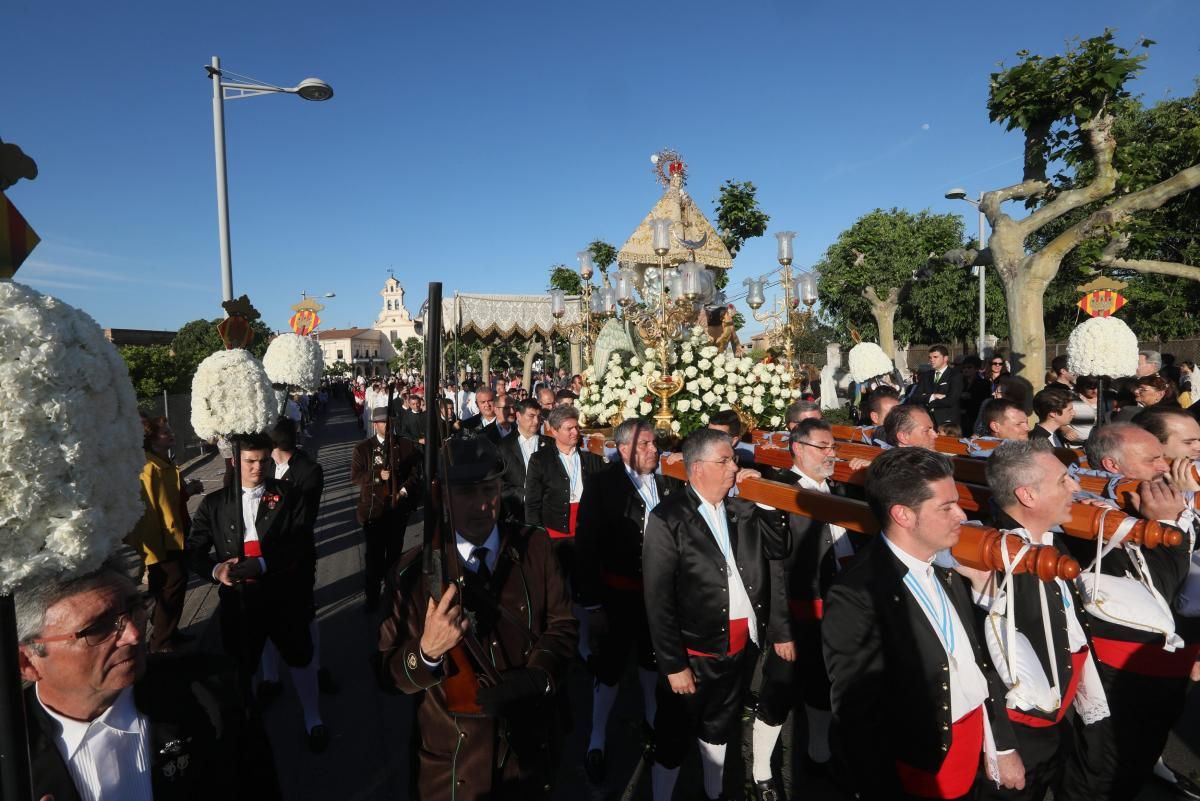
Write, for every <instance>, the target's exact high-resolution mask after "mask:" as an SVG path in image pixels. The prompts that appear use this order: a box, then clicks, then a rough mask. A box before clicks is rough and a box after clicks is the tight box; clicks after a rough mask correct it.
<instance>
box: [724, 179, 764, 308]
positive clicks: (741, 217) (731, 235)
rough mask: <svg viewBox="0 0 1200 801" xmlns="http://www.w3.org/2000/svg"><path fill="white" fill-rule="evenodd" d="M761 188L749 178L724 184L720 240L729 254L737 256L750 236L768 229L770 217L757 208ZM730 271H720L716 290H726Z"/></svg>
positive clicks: (730, 180) (757, 234) (729, 180)
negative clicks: (748, 179)
mask: <svg viewBox="0 0 1200 801" xmlns="http://www.w3.org/2000/svg"><path fill="white" fill-rule="evenodd" d="M757 193H758V189H757V188H756V187H755V186H754V184H752V183H751V182H750V181H740V182H739V181H734V180H732V179H727V180H726V181H725V183H723V184H721V194H720V196H719V197H718V198H717V200H716V201H715V202H716V210H717V233H718V234H720V236H721V241H722V242H724V243H725V247H727V248H728V249H729V255H730V256H732V257H734V258H737V254H738V251H740V250H741V249H742V245H744V244H745V243H746V240H747V239H754V238H755V237H759V236H762V235H763V234H764V233H766V231H767V223H768V222H769V221H770V220H771V218H770V216H768V215H767V213H766V212H764V211H763V210H762V209H760V208H759V207H758V198H757V197H756V195H757ZM727 272H728V271H727V270H718V271H717V276H716V281H715V282H714V283H715V284H716V286H717V289H724V288H725V285H726V284H728V283H729V276H728V275H727Z"/></svg>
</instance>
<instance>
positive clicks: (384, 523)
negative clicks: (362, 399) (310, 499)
mask: <svg viewBox="0 0 1200 801" xmlns="http://www.w3.org/2000/svg"><path fill="white" fill-rule="evenodd" d="M371 426H372V427H373V428H374V431H372V432H371V436H369V437H367V438H366V439H365V440H363V441H362V442H360V443H358V444H357V445H355V446H354V456H353V457H352V459H351V461H350V483H351V484H354V485H356V486H357V487H358V508H357V513H358V524H359V525H360V526H362V527H363V536H364V537H365V538H366V546H367V547H366V553H365V554H364V561H365V562H366V566H365V568H364V569H363V592H364V594H365V595H366V601H365V602H364V604H363V611H365V612H368V613H370V612H374V611H375V610H377V609H378V608H379V592H380V584H381V583H382V582H383V577H384V576H385V575H387V571H388V568H390V567H391V566H392V565H393V564H394V563H395V562H396V560H397V559H398V558H399V557H400V554H401V552H402V551H403V549H404V530H405V529H406V528H407V527H408V516H409V514H411V513H412V510H413V509H414V508H415V507H416V505H417V500H418V494H419V492H420V482H419V480H418V474H417V469H418V467H419V466H420V464H421V459H420V455H419V454H418V453H417V450H416V447H415V446H414V445H413V444H412V442H411V441H410V440H407V439H404V438H403V437H400V436H397V434H396V432H395V431H394V430H393V432H392V443H391V447H388V442H387V435H388V410H387V408H386V407H384V406H379V407H376V408H375V409H373V410H372V411H371Z"/></svg>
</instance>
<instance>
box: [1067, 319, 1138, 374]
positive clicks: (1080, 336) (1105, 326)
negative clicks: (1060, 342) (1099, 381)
mask: <svg viewBox="0 0 1200 801" xmlns="http://www.w3.org/2000/svg"><path fill="white" fill-rule="evenodd" d="M1137 366H1138V341H1137V335H1135V334H1134V333H1133V331H1131V330H1130V329H1129V326H1127V325H1126V324H1125V321H1124V320H1120V319H1118V318H1116V317H1093V318H1092V319H1090V320H1085V321H1084V322H1083V323H1081V324H1080V325H1078V326H1076V327H1075V330H1074V331H1072V332H1071V336H1070V338H1069V339H1068V340H1067V369H1068V370H1070V371H1071V372H1072V373H1075V374H1076V375H1093V376H1107V377H1109V378H1120V377H1122V376H1131V375H1134V374H1135V373H1137Z"/></svg>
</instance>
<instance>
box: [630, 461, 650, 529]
mask: <svg viewBox="0 0 1200 801" xmlns="http://www.w3.org/2000/svg"><path fill="white" fill-rule="evenodd" d="M625 475H627V476H629V480H630V481H632V482H633V487H634V489H636V490H637V491H638V495H641V496H642V500H643V501H645V503H646V514H644V515H643V516H642V531H645V530H646V523H648V522H649V521H650V513H651V512H653V511H654V507H655V506H658V482H656V481H655V480H654V474H653V473H646V474H645V475H642V474H640V473H635V472H634V471H633V470H632V469H630V467H629V465H625Z"/></svg>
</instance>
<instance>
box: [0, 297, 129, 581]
mask: <svg viewBox="0 0 1200 801" xmlns="http://www.w3.org/2000/svg"><path fill="white" fill-rule="evenodd" d="M0 351H2V352H3V353H4V354H6V358H5V359H3V360H0V395H2V396H3V397H4V398H5V401H4V402H3V403H0V592H4V593H9V592H12V591H13V590H15V589H18V587H19V586H20V585H25V586H28V585H30V584H32V583H35V582H38V581H43V580H46V579H48V578H51V577H54V576H58V575H67V576H69V575H79V574H82V573H86V572H88V571H90V570H94V569H95V568H97V567H99V566H100V564H101V563H103V561H104V560H105V559H106V558H107V557H108V555H109V554H110V553H111V552H112V550H113V548H114V547H115V546H116V545H117V544H118V543H120V541H121V540H122V539H123V538H124V537H125V535H126V534H128V533H129V531H130V530H131V529H132V528H133V526H134V524H136V523H137V521H138V519H139V518H140V517H141V516H142V500H141V492H140V486H141V485H140V483H139V481H138V475H139V474H140V473H141V470H142V466H143V465H144V464H145V461H146V455H145V453H144V452H143V450H142V426H141V422H140V421H139V418H138V410H137V398H136V396H135V395H134V391H133V385H132V384H131V383H130V381H129V371H128V369H127V368H126V366H125V362H124V361H123V360H122V359H121V356H120V354H118V353H117V349H116V348H115V347H113V345H112V343H111V342H109V341H108V340H106V339H105V338H104V333H103V332H102V331H101V330H100V326H98V325H97V324H96V322H95V321H94V320H93V319H92V318H91V317H89V316H88V315H87V314H85V313H84V312H82V311H80V310H79V309H76V308H74V307H72V306H69V305H67V304H66V303H63V302H62V301H60V300H57V299H56V298H52V297H49V296H47V295H43V294H41V293H39V292H37V291H35V290H33V289H30V288H28V287H26V286H22V285H20V284H14V283H12V282H9V281H0Z"/></svg>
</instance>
